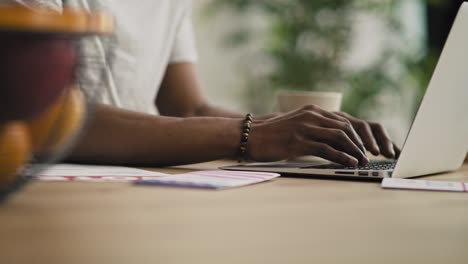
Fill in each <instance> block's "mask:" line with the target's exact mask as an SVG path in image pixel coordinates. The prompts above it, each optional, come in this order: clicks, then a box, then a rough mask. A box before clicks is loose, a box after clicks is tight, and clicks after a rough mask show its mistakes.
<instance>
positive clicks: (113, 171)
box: [35, 164, 168, 181]
mask: <svg viewBox="0 0 468 264" xmlns="http://www.w3.org/2000/svg"><path fill="white" fill-rule="evenodd" d="M167 175H168V174H164V173H159V172H153V171H147V170H140V169H135V168H129V167H120V166H97V165H75V164H56V165H52V166H50V167H49V168H47V169H46V170H44V171H42V172H40V173H38V174H37V176H36V177H35V178H36V179H39V180H44V181H135V180H140V179H146V178H155V177H161V176H167Z"/></svg>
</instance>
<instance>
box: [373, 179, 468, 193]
mask: <svg viewBox="0 0 468 264" xmlns="http://www.w3.org/2000/svg"><path fill="white" fill-rule="evenodd" d="M382 187H383V188H392V189H409V190H427V191H445V192H468V183H464V182H446V181H425V180H410V179H394V178H385V179H384V180H383V181H382Z"/></svg>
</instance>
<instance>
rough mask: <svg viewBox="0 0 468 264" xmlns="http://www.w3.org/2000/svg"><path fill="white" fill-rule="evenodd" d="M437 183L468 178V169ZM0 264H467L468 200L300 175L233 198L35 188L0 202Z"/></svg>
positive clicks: (83, 186) (107, 187)
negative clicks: (300, 177)
mask: <svg viewBox="0 0 468 264" xmlns="http://www.w3.org/2000/svg"><path fill="white" fill-rule="evenodd" d="M219 165H224V162H215V163H207V164H201V165H200V164H199V165H192V166H190V167H182V168H177V169H160V170H159V171H162V172H168V173H179V172H182V171H185V170H193V169H210V168H213V167H216V166H219ZM431 179H435V180H439V179H440V180H453V181H467V182H468V165H465V166H464V168H463V169H462V170H461V171H459V172H456V173H451V174H448V175H440V176H433V177H431ZM0 263H5V264H6V263H15V264H17V263H47V264H55V263H59V264H63V263H67V264H71V263H112V264H118V263H161V264H162V263H164V264H168V263H203V264H209V263H236V264H237V263H281V264H283V263H308V264H309V263H372V264H375V263H425V264H429V263H437V264H440V263H450V264H457V263H460V264H462V263H463V264H466V263H468V195H467V194H466V193H465V194H464V193H442V192H418V191H401V190H382V189H381V188H380V186H379V184H378V183H372V182H353V181H336V180H317V179H297V178H279V179H276V180H274V181H271V182H267V183H263V184H258V185H253V186H249V187H244V188H239V189H233V190H225V191H207V190H191V189H174V188H163V187H142V186H132V185H129V184H124V183H45V182H35V183H32V184H30V185H29V186H27V187H26V188H25V189H24V190H22V191H21V192H20V193H18V194H16V195H14V196H13V197H12V198H11V199H10V200H9V201H7V202H6V203H5V204H3V205H1V206H0Z"/></svg>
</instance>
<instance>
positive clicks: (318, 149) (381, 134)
mask: <svg viewBox="0 0 468 264" xmlns="http://www.w3.org/2000/svg"><path fill="white" fill-rule="evenodd" d="M366 147H367V148H369V150H370V151H371V153H372V154H376V155H378V154H380V153H382V154H383V155H385V156H386V157H389V158H394V157H395V156H396V155H397V154H398V153H399V149H398V148H397V147H395V146H394V145H393V143H392V142H391V141H390V139H389V137H388V135H387V133H386V131H385V129H384V128H383V127H382V126H381V125H380V124H376V123H369V122H365V121H362V120H359V119H356V118H354V117H351V116H349V115H347V114H344V113H331V112H327V111H325V110H322V109H320V108H318V107H316V106H313V105H309V106H305V107H303V108H301V109H299V110H296V111H293V112H289V113H286V114H282V115H278V116H276V117H274V118H270V119H267V120H263V121H260V122H254V124H253V126H252V130H251V135H250V139H249V148H248V153H247V154H248V155H249V158H251V159H253V160H257V161H273V160H281V159H288V158H293V157H297V156H303V155H314V156H318V157H321V158H324V159H327V160H330V161H333V162H337V163H340V164H344V165H347V166H357V165H359V164H360V165H365V164H367V163H368V162H369V159H368V158H367V156H366V154H365V153H366Z"/></svg>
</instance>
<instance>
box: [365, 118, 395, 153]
mask: <svg viewBox="0 0 468 264" xmlns="http://www.w3.org/2000/svg"><path fill="white" fill-rule="evenodd" d="M370 126H371V128H372V132H373V134H374V137H375V139H376V140H377V144H378V145H379V147H380V151H381V153H382V154H383V155H384V156H385V157H388V158H395V150H394V148H393V142H392V141H391V140H390V137H389V136H388V133H387V130H386V129H385V128H384V127H383V126H382V125H381V124H378V123H370Z"/></svg>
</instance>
